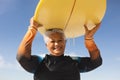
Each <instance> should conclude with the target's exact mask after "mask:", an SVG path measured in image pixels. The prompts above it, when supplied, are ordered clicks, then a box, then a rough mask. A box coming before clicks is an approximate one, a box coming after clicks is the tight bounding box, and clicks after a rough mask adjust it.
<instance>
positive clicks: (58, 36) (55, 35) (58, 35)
mask: <svg viewBox="0 0 120 80" xmlns="http://www.w3.org/2000/svg"><path fill="white" fill-rule="evenodd" d="M48 37H49V38H50V39H64V36H63V34H61V33H57V32H52V33H51V34H49V35H48Z"/></svg>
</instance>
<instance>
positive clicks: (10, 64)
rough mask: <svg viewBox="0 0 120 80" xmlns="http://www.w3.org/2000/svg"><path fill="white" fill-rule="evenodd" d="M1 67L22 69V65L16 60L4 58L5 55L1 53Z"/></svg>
mask: <svg viewBox="0 0 120 80" xmlns="http://www.w3.org/2000/svg"><path fill="white" fill-rule="evenodd" d="M0 69H17V70H22V69H21V67H20V65H19V64H18V63H17V61H16V62H9V61H6V60H5V59H4V57H3V56H1V55H0Z"/></svg>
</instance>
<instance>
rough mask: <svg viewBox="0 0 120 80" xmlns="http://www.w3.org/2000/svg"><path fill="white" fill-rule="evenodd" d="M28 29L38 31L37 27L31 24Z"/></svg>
mask: <svg viewBox="0 0 120 80" xmlns="http://www.w3.org/2000/svg"><path fill="white" fill-rule="evenodd" d="M28 29H32V30H35V31H37V28H36V27H35V26H29V27H28Z"/></svg>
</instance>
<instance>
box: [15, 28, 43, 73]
mask: <svg viewBox="0 0 120 80" xmlns="http://www.w3.org/2000/svg"><path fill="white" fill-rule="evenodd" d="M36 33H37V30H36V29H34V28H33V27H30V28H29V29H28V31H27V32H26V34H25V36H24V38H23V40H22V41H21V43H20V46H19V48H18V52H17V60H18V62H19V63H20V64H21V66H22V67H23V68H24V69H25V70H27V71H29V72H32V73H33V72H34V71H35V69H36V67H37V65H38V64H39V62H40V60H41V59H40V58H39V57H37V56H32V55H31V47H32V42H33V40H34V37H35V35H36Z"/></svg>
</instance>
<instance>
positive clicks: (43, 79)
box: [18, 55, 102, 80]
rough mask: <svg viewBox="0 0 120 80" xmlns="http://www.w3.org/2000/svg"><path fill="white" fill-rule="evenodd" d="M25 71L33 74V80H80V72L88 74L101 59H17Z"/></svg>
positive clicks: (64, 57)
mask: <svg viewBox="0 0 120 80" xmlns="http://www.w3.org/2000/svg"><path fill="white" fill-rule="evenodd" d="M18 60H19V62H20V64H21V65H22V66H23V68H24V69H25V70H27V71H28V72H31V73H33V74H34V80H80V73H81V72H88V71H91V70H93V69H95V68H96V67H98V66H100V65H101V63H102V59H101V57H98V58H97V59H96V60H91V59H90V58H89V57H84V58H83V57H70V56H64V55H62V56H58V57H56V56H51V55H46V56H45V57H44V58H43V59H42V58H40V57H38V56H32V57H31V59H30V60H28V59H27V58H25V57H19V58H18Z"/></svg>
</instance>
